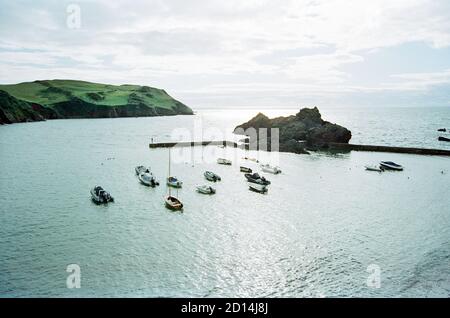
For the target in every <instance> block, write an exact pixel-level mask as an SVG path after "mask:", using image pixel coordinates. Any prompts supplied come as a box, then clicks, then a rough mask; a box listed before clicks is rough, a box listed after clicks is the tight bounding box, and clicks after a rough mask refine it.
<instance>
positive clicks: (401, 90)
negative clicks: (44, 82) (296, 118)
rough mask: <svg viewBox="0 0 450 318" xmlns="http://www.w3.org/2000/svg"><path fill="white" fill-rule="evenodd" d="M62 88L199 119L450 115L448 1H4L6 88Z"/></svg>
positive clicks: (1, 35) (0, 43) (0, 54)
mask: <svg viewBox="0 0 450 318" xmlns="http://www.w3.org/2000/svg"><path fill="white" fill-rule="evenodd" d="M70 4H76V5H78V7H76V6H75V7H74V6H70ZM77 8H79V9H80V14H79V17H80V20H78V19H77V17H78V15H77ZM55 78H64V79H81V80H87V81H95V82H105V83H112V84H124V83H130V84H141V85H148V86H154V87H159V88H164V89H166V90H167V91H168V92H169V94H171V95H172V96H174V97H176V98H178V99H180V100H181V101H183V102H185V103H186V104H188V105H189V106H192V107H194V108H195V107H209V106H211V107H213V106H273V107H292V106H295V107H297V106H308V105H313V104H314V105H317V106H333V105H336V106H347V105H355V106H358V105H361V106H367V105H371V106H395V105H398V106H437V105H439V106H450V1H448V0H442V1H439V0H436V1H431V0H407V1H402V0H395V1H392V0H386V1H385V0H370V1H361V0H357V1H350V0H342V1H340V0H336V1H330V0H327V1H321V0H305V1H302V0H292V1H289V0H286V1H284V0H279V1H275V0H271V1H265V0H220V1H216V0H204V1H199V0H159V1H156V0H155V1H109V0H98V1H70V2H69V1H60V0H53V1H52V0H44V1H5V0H0V82H1V83H16V82H22V81H33V80H36V79H55Z"/></svg>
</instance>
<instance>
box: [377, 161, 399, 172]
mask: <svg viewBox="0 0 450 318" xmlns="http://www.w3.org/2000/svg"><path fill="white" fill-rule="evenodd" d="M380 167H383V168H384V169H387V170H396V171H402V170H403V167H402V166H401V165H399V164H397V163H395V162H392V161H381V162H380Z"/></svg>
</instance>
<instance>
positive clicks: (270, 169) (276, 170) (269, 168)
mask: <svg viewBox="0 0 450 318" xmlns="http://www.w3.org/2000/svg"><path fill="white" fill-rule="evenodd" d="M261 169H262V171H264V172H268V173H273V174H279V173H281V170H280V169H279V168H278V167H272V166H271V165H269V164H265V165H261Z"/></svg>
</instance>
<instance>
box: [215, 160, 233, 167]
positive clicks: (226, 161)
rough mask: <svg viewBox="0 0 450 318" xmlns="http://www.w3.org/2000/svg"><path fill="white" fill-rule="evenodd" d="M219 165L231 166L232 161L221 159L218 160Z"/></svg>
mask: <svg viewBox="0 0 450 318" xmlns="http://www.w3.org/2000/svg"><path fill="white" fill-rule="evenodd" d="M217 163H218V164H219V165H227V166H231V160H228V159H224V158H219V159H217Z"/></svg>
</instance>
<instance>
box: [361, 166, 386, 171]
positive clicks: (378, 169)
mask: <svg viewBox="0 0 450 318" xmlns="http://www.w3.org/2000/svg"><path fill="white" fill-rule="evenodd" d="M364 167H365V168H366V170H367V171H377V172H383V171H384V169H383V168H381V167H379V166H364Z"/></svg>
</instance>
